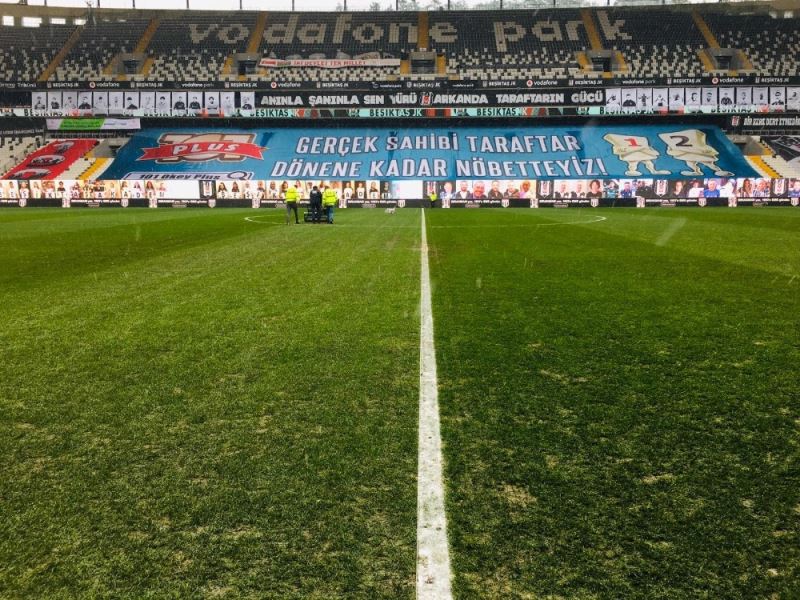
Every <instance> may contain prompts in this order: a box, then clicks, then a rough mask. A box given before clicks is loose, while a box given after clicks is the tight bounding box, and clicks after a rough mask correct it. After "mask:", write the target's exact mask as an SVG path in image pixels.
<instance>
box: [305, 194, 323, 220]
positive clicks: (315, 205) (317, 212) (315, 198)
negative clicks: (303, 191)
mask: <svg viewBox="0 0 800 600" xmlns="http://www.w3.org/2000/svg"><path fill="white" fill-rule="evenodd" d="M308 199H309V200H310V201H311V220H312V221H314V222H315V223H318V222H319V220H320V219H321V218H322V193H321V192H320V191H319V188H318V187H317V186H314V187H313V188H311V193H310V194H309V195H308Z"/></svg>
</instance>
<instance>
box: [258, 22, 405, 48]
mask: <svg viewBox="0 0 800 600" xmlns="http://www.w3.org/2000/svg"><path fill="white" fill-rule="evenodd" d="M417 23H418V17H417V13H406V12H398V13H394V12H387V13H375V12H369V13H299V14H298V13H269V16H268V18H267V23H266V27H265V29H264V34H263V35H262V37H261V43H260V45H259V47H258V48H257V49H256V51H257V52H258V53H260V54H263V55H264V56H272V57H275V58H310V57H311V55H316V57H317V58H343V57H354V56H357V55H359V54H363V53H367V52H376V51H380V52H381V55H382V56H384V57H387V56H388V57H393V58H399V57H400V56H402V55H404V54H408V53H409V52H411V51H412V50H416V49H417V41H418V24H417Z"/></svg>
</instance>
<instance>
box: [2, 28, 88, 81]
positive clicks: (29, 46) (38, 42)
mask: <svg viewBox="0 0 800 600" xmlns="http://www.w3.org/2000/svg"><path fill="white" fill-rule="evenodd" d="M73 31H75V26H74V25H42V26H41V27H6V26H3V27H0V78H2V79H3V80H5V81H35V80H36V79H37V78H38V77H39V75H41V74H42V72H43V71H44V70H45V69H46V68H47V66H48V65H49V64H50V62H51V61H52V60H53V57H54V56H55V55H56V54H58V51H59V50H60V49H61V48H62V47H63V46H64V43H65V42H66V41H67V39H68V38H69V36H70V35H71V34H72V32H73Z"/></svg>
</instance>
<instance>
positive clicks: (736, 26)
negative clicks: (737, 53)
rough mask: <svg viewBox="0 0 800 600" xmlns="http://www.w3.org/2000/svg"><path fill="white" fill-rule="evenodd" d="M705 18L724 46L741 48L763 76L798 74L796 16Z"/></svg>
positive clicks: (799, 48) (799, 32) (799, 35)
mask: <svg viewBox="0 0 800 600" xmlns="http://www.w3.org/2000/svg"><path fill="white" fill-rule="evenodd" d="M704 19H705V21H706V23H708V26H709V28H710V29H711V30H712V31H713V33H714V35H715V36H716V39H717V40H718V43H719V45H720V46H721V47H724V48H735V49H739V50H742V51H743V52H744V53H745V55H746V56H747V58H748V59H749V60H750V62H751V63H752V66H753V68H754V69H755V70H756V71H757V72H758V73H760V74H763V75H775V76H780V75H796V74H797V73H798V69H800V60H798V56H800V30H799V29H798V23H797V19H776V18H772V17H771V16H769V15H747V16H736V15H722V14H711V15H705V16H704Z"/></svg>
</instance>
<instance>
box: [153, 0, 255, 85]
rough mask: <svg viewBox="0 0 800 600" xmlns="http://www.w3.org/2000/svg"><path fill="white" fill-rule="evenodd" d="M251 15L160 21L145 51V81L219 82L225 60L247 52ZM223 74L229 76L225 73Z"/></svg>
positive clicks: (253, 18) (210, 16) (238, 14)
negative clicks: (149, 62) (148, 60)
mask: <svg viewBox="0 0 800 600" xmlns="http://www.w3.org/2000/svg"><path fill="white" fill-rule="evenodd" d="M255 20H256V17H255V15H254V14H253V13H237V14H236V15H235V16H230V15H194V14H192V15H191V17H190V18H188V19H186V18H164V19H162V20H161V22H160V24H159V26H158V29H157V30H156V32H155V35H154V36H153V38H152V40H151V41H150V45H149V47H148V49H147V51H148V54H149V55H150V57H151V59H152V65H151V66H150V68H149V72H148V73H146V74H145V75H144V77H143V78H144V79H145V80H147V81H192V80H197V81H209V80H218V79H220V78H221V76H222V75H223V70H224V68H225V66H226V62H227V61H228V59H229V58H230V57H231V56H232V55H233V54H235V53H243V52H246V51H247V47H248V40H249V37H250V34H251V31H252V29H253V28H254V26H255ZM225 75H230V74H228V73H226V74H225Z"/></svg>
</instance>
